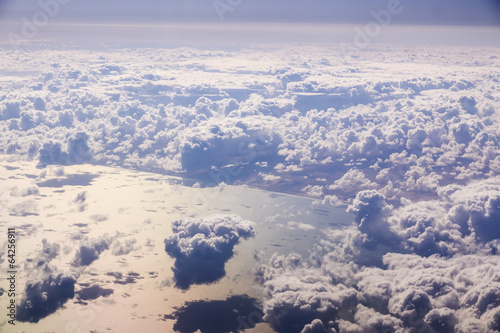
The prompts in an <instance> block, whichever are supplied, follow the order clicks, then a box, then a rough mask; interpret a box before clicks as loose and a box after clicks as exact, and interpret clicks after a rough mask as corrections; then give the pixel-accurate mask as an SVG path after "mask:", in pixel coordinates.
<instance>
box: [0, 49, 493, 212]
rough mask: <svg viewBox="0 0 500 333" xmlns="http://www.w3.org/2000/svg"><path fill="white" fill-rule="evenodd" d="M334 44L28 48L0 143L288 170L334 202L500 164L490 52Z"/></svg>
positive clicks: (154, 162) (246, 177)
mask: <svg viewBox="0 0 500 333" xmlns="http://www.w3.org/2000/svg"><path fill="white" fill-rule="evenodd" d="M1 52H2V53H3V56H4V57H5V58H6V59H10V57H13V56H14V55H13V54H10V53H9V52H7V51H1ZM285 54H286V55H289V54H294V59H289V58H288V57H285V58H284V57H283V55H285ZM339 54H340V52H338V50H335V49H331V50H330V49H328V48H314V47H311V49H307V48H301V49H285V50H283V51H276V50H275V51H273V52H272V53H269V52H266V51H263V50H261V49H251V50H241V51H233V52H224V51H201V50H194V49H176V50H161V51H160V50H136V51H126V52H125V51H119V50H117V51H110V52H107V53H104V52H103V53H102V54H100V53H86V52H85V51H82V53H81V54H80V53H79V54H76V53H74V52H73V51H69V50H68V51H46V52H45V53H43V54H41V55H39V54H37V57H30V54H29V52H27V54H25V55H22V56H21V57H26V65H18V66H19V67H20V68H18V69H17V70H18V71H22V70H25V68H24V67H22V66H29V68H30V70H34V69H37V70H39V71H40V72H41V74H40V75H39V76H37V77H32V78H29V77H28V79H27V80H26V81H23V83H18V84H16V86H15V87H14V86H12V87H9V86H8V85H3V86H2V94H1V95H0V128H1V130H2V132H4V133H7V134H6V135H5V136H2V138H0V151H2V152H4V153H9V154H19V155H23V156H26V157H27V158H35V159H37V160H38V161H39V163H40V166H43V165H47V164H75V163H82V162H88V161H92V162H94V163H106V164H112V165H120V166H128V167H137V168H141V169H149V170H162V171H169V172H184V173H186V174H188V175H196V176H197V177H201V178H203V179H206V180H210V181H215V182H216V183H219V182H222V181H224V182H226V183H231V182H235V181H239V180H241V181H249V182H264V183H266V180H265V179H267V180H269V179H273V180H279V179H282V180H290V181H288V188H287V189H286V190H287V191H290V190H292V191H295V192H299V191H300V190H301V189H304V191H303V192H305V193H308V194H309V195H311V196H321V195H331V196H339V197H341V199H342V200H344V201H346V200H350V199H352V198H353V197H354V195H355V194H356V192H357V191H359V190H361V189H379V190H381V192H382V193H383V194H384V195H385V196H386V197H387V199H388V200H391V201H394V202H395V203H397V201H398V200H399V198H401V197H411V196H412V195H414V193H422V192H425V193H427V195H433V194H434V193H435V191H436V190H437V188H438V187H440V186H443V185H446V184H449V183H450V182H454V181H455V180H460V181H461V182H467V181H470V180H473V179H478V178H487V177H490V176H492V175H496V174H498V172H500V164H499V162H500V160H499V158H498V155H499V152H500V150H499V149H500V147H499V142H498V141H499V140H498V133H497V128H498V123H499V118H498V117H497V114H496V113H495V110H496V109H497V108H498V106H499V96H498V93H497V92H498V87H499V75H498V74H495V73H496V72H495V71H494V70H491V68H496V66H498V58H497V57H496V56H495V55H492V53H491V52H490V51H488V50H475V49H470V50H468V51H463V50H460V52H457V51H456V50H454V49H447V50H446V52H442V50H439V49H423V50H422V52H420V53H419V54H415V53H411V54H408V52H407V51H404V50H398V49H395V50H388V49H380V50H374V51H370V52H365V53H362V54H359V55H358V57H357V58H356V59H350V60H348V61H347V60H346V59H343V58H341V57H340V55H339ZM437 55H439V57H438V56H437ZM61 56H65V57H69V58H75V59H79V60H80V61H75V62H72V63H71V64H70V63H61V62H60V61H59V60H58V59H59V57H61ZM37 59H40V60H37ZM284 59H288V60H284ZM22 60H23V59H17V60H16V61H15V62H11V63H18V64H23V61H22ZM42 60H43V61H42ZM346 61H347V62H346ZM388 62H391V63H392V65H391V66H395V67H394V68H396V67H397V66H399V65H401V66H400V67H397V68H403V67H404V69H401V72H398V73H395V72H394V71H395V69H392V68H387V66H388V65H387V63H388ZM335 63H338V65H332V64H335ZM450 63H453V66H450V65H449V64H450ZM236 64H238V65H236ZM369 64H371V65H369ZM380 64H383V65H380ZM408 64H416V65H415V66H408ZM379 65H380V66H379ZM436 68H439V70H436ZM464 68H467V70H464ZM398 70H399V69H398ZM75 133H76V134H75ZM353 167H355V168H353ZM257 174H261V175H265V177H255V176H256V175H257ZM304 175H307V176H308V177H306V178H304ZM325 175H328V177H327V178H328V179H327V180H326V181H325V177H324V176H325ZM264 178H265V179H264ZM307 186H310V187H307Z"/></svg>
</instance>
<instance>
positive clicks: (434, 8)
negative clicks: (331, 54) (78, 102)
mask: <svg viewBox="0 0 500 333" xmlns="http://www.w3.org/2000/svg"><path fill="white" fill-rule="evenodd" d="M54 1H55V0H54ZM51 2H53V1H51V0H43V1H40V3H39V1H35V0H26V1H14V0H3V1H1V2H0V4H2V5H1V6H2V7H0V10H1V12H2V16H3V19H4V20H5V19H9V20H12V19H13V20H17V19H19V18H20V16H23V15H27V16H28V17H29V16H30V14H31V15H33V13H35V12H36V11H37V10H39V9H40V6H41V5H40V4H41V3H51ZM58 2H59V3H61V4H62V3H64V4H63V5H61V10H60V13H58V14H57V17H56V18H55V19H56V20H61V21H72V22H74V21H106V22H109V21H121V22H163V23H167V22H172V21H182V22H193V21H195V22H200V21H204V22H214V21H219V20H220V16H219V15H218V13H217V9H216V8H215V7H218V8H219V11H224V12H225V14H226V15H224V20H228V21H232V22H328V23H360V22H364V21H366V20H368V19H371V16H370V12H371V11H373V10H374V11H379V10H382V9H386V8H387V7H388V6H389V5H390V4H391V3H393V2H394V3H400V6H401V7H402V8H403V9H404V10H403V11H402V12H401V13H398V15H397V16H396V17H394V23H397V24H454V25H497V24H498V22H499V19H500V15H499V13H500V12H499V9H500V8H499V7H498V3H499V2H498V1H496V0H478V1H471V0H420V1H413V0H394V1H392V0H391V1H389V0H315V1H304V0H274V1H265V0H253V1H248V0H232V1H228V0H217V1H209V0H187V1H180V0H166V1H161V0H146V1H133V0H104V1H103V0H99V1H98V0H89V1H75V0H70V1H66V0H64V1H62V0H61V1H58Z"/></svg>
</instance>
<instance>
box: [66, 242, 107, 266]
mask: <svg viewBox="0 0 500 333" xmlns="http://www.w3.org/2000/svg"><path fill="white" fill-rule="evenodd" d="M111 241H112V239H111V238H110V237H107V236H104V237H101V238H98V239H87V240H84V241H82V242H81V244H80V246H79V248H78V250H77V251H76V254H75V257H74V258H73V260H72V264H73V265H74V266H88V265H90V264H91V263H92V262H94V261H95V260H97V259H98V258H99V255H100V254H101V252H103V251H105V250H107V249H108V248H109V245H110V244H111Z"/></svg>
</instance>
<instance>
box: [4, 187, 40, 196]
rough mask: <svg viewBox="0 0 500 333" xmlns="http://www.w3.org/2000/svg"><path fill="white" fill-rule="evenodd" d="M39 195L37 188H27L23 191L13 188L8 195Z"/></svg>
mask: <svg viewBox="0 0 500 333" xmlns="http://www.w3.org/2000/svg"><path fill="white" fill-rule="evenodd" d="M39 193H40V190H39V188H38V186H29V187H26V188H23V189H19V188H17V187H15V188H14V189H13V190H12V191H11V192H10V195H11V196H13V197H27V196H30V195H38V194H39Z"/></svg>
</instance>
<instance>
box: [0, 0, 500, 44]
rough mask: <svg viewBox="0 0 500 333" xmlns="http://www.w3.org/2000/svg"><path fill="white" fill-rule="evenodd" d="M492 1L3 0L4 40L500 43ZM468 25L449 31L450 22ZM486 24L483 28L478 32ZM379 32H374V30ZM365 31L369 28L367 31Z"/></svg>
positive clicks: (0, 38) (0, 31)
mask: <svg viewBox="0 0 500 333" xmlns="http://www.w3.org/2000/svg"><path fill="white" fill-rule="evenodd" d="M498 4H499V1H493V0H479V1H467V0H454V1H451V0H441V1H436V0H433V1H431V0H421V1H413V0H370V1H368V0H353V1H347V0H333V1H327V0H316V1H303V0H291V1H283V0H275V1H263V0H255V1H245V0H214V1H204V0H189V1H178V0H166V1H159V0H146V1H141V2H139V1H132V0H121V1H117V0H105V1H97V0H89V1H75V0H69V1H68V0H41V1H34V0H27V1H13V0H0V44H13V41H19V40H21V41H22V42H23V43H24V42H34V41H57V42H66V43H74V44H77V45H80V46H93V47H95V46H96V45H100V44H104V43H106V45H108V46H109V44H110V43H116V44H117V45H119V46H120V47H124V46H125V47H175V46H179V45H209V46H220V45H223V44H233V45H234V44H238V45H241V46H243V47H244V46H245V45H249V44H252V43H276V42H298V43H348V44H352V43H356V41H357V40H367V39H368V38H366V36H359V35H360V33H359V32H358V31H359V30H361V31H367V29H368V30H369V29H372V31H375V34H374V36H369V39H370V43H390V44H394V43H396V44H403V45H407V44H412V45H413V44H415V45H476V46H479V45H480V46H490V45H491V44H495V45H496V44H498V43H500V42H499V41H500V38H498V35H499V34H500V28H499V22H500V6H499V5H498ZM455 26H462V27H465V28H460V29H459V30H454V31H450V30H449V27H455ZM475 26H481V27H482V28H484V30H477V29H476V27H475ZM373 29H375V30H373ZM361 34H365V33H361Z"/></svg>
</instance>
